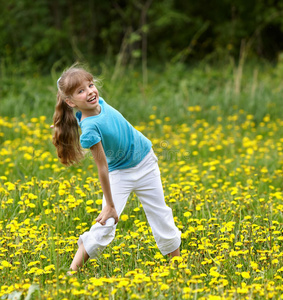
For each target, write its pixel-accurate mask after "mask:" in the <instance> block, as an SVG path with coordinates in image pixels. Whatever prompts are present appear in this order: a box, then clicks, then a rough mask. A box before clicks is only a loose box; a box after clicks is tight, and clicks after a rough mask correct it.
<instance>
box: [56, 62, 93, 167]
mask: <svg viewBox="0 0 283 300" xmlns="http://www.w3.org/2000/svg"><path fill="white" fill-rule="evenodd" d="M83 80H88V81H93V80H94V79H93V76H92V75H91V74H90V73H89V72H87V71H86V70H84V69H82V68H78V67H71V68H69V69H68V70H66V71H65V72H63V74H62V76H61V77H60V79H59V80H58V81H57V86H58V93H57V103H56V107H55V112H54V115H53V124H54V134H53V140H52V142H53V144H54V146H55V147H56V149H57V155H58V157H59V159H60V161H61V163H62V164H64V165H66V166H69V165H72V164H75V163H78V162H79V161H80V160H81V159H82V158H83V157H84V152H83V149H82V148H81V145H80V134H79V126H78V122H77V119H76V117H75V115H74V111H73V108H72V107H70V106H69V105H68V104H67V103H66V101H65V100H66V99H67V98H68V97H69V98H71V97H72V94H73V92H74V91H75V89H76V88H77V87H78V86H79V85H80V84H81V82H82V81H83Z"/></svg>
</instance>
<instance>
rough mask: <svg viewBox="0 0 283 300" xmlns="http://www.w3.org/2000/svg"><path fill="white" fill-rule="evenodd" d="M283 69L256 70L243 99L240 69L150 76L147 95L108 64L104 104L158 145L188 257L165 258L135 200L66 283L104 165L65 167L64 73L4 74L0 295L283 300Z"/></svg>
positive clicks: (244, 79) (134, 75)
mask: <svg viewBox="0 0 283 300" xmlns="http://www.w3.org/2000/svg"><path fill="white" fill-rule="evenodd" d="M281 69H282V67H281V66H280V64H279V65H278V66H276V67H274V66H270V65H247V66H244V69H243V73H242V75H241V88H240V90H237V84H235V82H238V83H239V81H237V80H239V78H238V77H239V76H240V75H239V71H236V69H235V67H234V66H233V65H232V64H231V65H227V66H225V67H219V66H218V67H216V66H214V67H212V66H205V65H199V66H195V67H191V68H188V67H185V66H182V65H175V66H169V65H168V66H165V67H164V68H163V69H160V70H159V71H158V70H157V69H155V70H149V84H148V85H147V86H145V87H144V86H143V85H142V83H141V82H142V80H141V74H139V73H138V72H134V71H125V72H124V73H123V76H121V78H120V79H119V80H117V81H111V79H107V78H111V71H110V70H108V69H107V68H105V67H103V68H101V70H102V71H101V77H104V78H105V79H104V86H103V87H102V95H103V96H104V98H105V100H106V101H108V102H109V103H111V104H112V105H113V106H114V107H116V108H117V109H118V110H120V111H121V112H122V113H123V114H124V115H125V116H126V118H127V119H129V120H130V121H131V122H132V123H133V124H134V125H135V126H136V127H137V128H138V129H139V130H141V131H142V132H143V133H144V134H145V135H146V136H147V137H148V138H150V139H151V140H152V142H153V147H154V150H155V152H156V154H157V156H158V158H159V166H160V169H161V174H162V182H163V186H164V192H165V199H166V203H167V204H168V205H169V206H170V207H171V208H172V210H173V214H174V216H175V221H176V225H177V226H178V227H179V228H180V229H181V230H182V247H181V250H182V258H180V259H179V260H176V261H173V262H169V260H168V259H167V258H166V257H165V258H164V257H162V255H161V254H160V252H159V250H158V249H157V247H156V244H155V242H154V239H153V236H152V234H151V229H150V227H149V226H148V224H147V221H146V218H145V215H144V212H143V210H142V208H141V207H140V205H139V202H138V199H137V197H136V196H135V195H134V194H133V195H131V197H130V199H129V201H128V205H127V206H126V208H125V211H124V212H123V215H122V217H121V218H120V221H119V223H118V227H117V234H116V237H115V240H114V241H113V242H112V244H111V245H110V246H108V247H107V248H106V249H105V251H104V252H103V254H102V255H101V256H100V257H99V258H98V259H97V260H92V261H89V262H88V263H87V264H86V265H85V266H84V267H83V268H82V270H81V272H79V273H78V274H77V275H75V276H73V277H66V275H65V274H66V271H67V270H68V268H69V265H70V263H71V260H72V257H73V255H74V253H75V251H76V248H77V245H76V242H77V238H78V236H79V235H80V234H82V233H83V232H84V231H85V230H88V229H89V227H90V226H91V225H92V224H93V220H94V219H95V216H96V215H97V213H98V211H99V210H100V203H101V198H102V190H101V187H100V184H99V182H98V178H97V172H96V167H95V165H94V162H93V160H92V159H91V157H90V155H89V154H87V155H86V158H85V160H84V161H83V162H82V163H81V164H80V165H78V166H74V167H70V168H65V167H63V166H62V165H60V164H59V162H58V160H57V158H56V155H55V150H54V147H53V145H52V143H51V134H52V132H51V130H50V128H49V126H50V124H51V122H52V114H53V107H54V101H55V100H54V99H55V93H56V88H55V87H54V85H55V82H56V78H55V77H56V76H57V74H55V75H53V77H52V78H51V76H50V77H49V78H42V77H37V78H31V79H28V78H16V76H15V77H13V76H11V80H10V81H9V80H7V78H8V77H7V78H6V79H5V78H3V87H4V89H3V90H2V103H3V109H2V106H1V114H2V117H0V126H1V131H0V142H1V149H0V156H1V159H0V205H1V210H0V257H1V261H0V271H1V275H0V286H1V289H0V297H3V299H6V298H7V297H8V295H11V294H12V293H15V292H18V293H22V294H21V297H22V298H24V297H26V295H27V294H28V292H30V293H31V292H32V289H34V291H33V296H32V297H33V298H34V299H64V298H65V299H221V297H222V296H223V297H225V299H243V298H252V299H267V298H269V299H278V298H279V297H280V296H281V295H282V281H283V277H282V272H283V263H282V255H283V248H282V247H283V245H282V241H283V239H282V223H283V205H282V199H283V195H282V179H283V178H282V177H283V172H282V166H283V151H282V149H283V148H282V144H283V139H282V136H283V129H282V128H283V126H282V125H283V121H282V118H281V115H282V108H281V105H279V104H280V101H281V98H280V96H281V93H282V90H281V89H282V88H281V86H280V72H281ZM256 70H257V71H256ZM236 72H238V73H236ZM235 74H238V75H235ZM237 76H238V77H237ZM237 78H238V79H237ZM4 80H6V81H5V82H4ZM8 86H9V87H8ZM23 114H25V116H23ZM14 295H15V294H14ZM219 297H220V298H219Z"/></svg>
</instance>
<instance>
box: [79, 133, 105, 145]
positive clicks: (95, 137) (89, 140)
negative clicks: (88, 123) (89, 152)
mask: <svg viewBox="0 0 283 300" xmlns="http://www.w3.org/2000/svg"><path fill="white" fill-rule="evenodd" d="M80 141H81V145H82V147H83V148H85V149H89V148H90V147H92V146H93V145H95V144H97V143H99V142H100V141H101V137H100V135H99V133H98V132H96V131H95V130H91V131H87V132H85V133H83V134H82V135H81V137H80Z"/></svg>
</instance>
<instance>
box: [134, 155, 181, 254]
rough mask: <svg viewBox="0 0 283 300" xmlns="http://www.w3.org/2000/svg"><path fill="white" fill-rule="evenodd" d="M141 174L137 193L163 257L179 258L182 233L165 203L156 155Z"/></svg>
mask: <svg viewBox="0 0 283 300" xmlns="http://www.w3.org/2000/svg"><path fill="white" fill-rule="evenodd" d="M139 172H140V176H139V180H138V183H137V185H136V188H135V193H136V194H137V196H138V198H139V200H140V201H141V203H142V205H143V208H144V211H145V214H146V217H147V220H148V222H149V225H150V226H151V229H152V233H153V235H154V238H155V241H156V243H157V246H158V248H159V250H160V251H161V253H162V254H163V255H167V254H168V255H169V256H171V257H173V256H177V255H178V256H179V255H180V250H179V246H180V244H181V232H180V231H179V229H178V228H177V227H176V225H175V222H174V218H173V214H172V210H171V208H169V207H168V206H167V205H166V203H165V200H164V194H163V187H162V183H161V178H160V172H159V168H158V164H157V159H156V157H155V156H154V154H153V156H152V158H151V159H149V160H148V161H147V162H146V163H145V164H144V165H143V166H142V167H141V168H140V170H139Z"/></svg>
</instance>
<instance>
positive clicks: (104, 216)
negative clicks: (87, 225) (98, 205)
mask: <svg viewBox="0 0 283 300" xmlns="http://www.w3.org/2000/svg"><path fill="white" fill-rule="evenodd" d="M109 218H113V219H114V220H115V224H117V222H118V220H119V218H118V214H117V212H116V209H115V207H114V206H109V205H106V206H104V208H103V209H102V211H101V213H100V214H99V215H98V217H97V218H96V219H95V221H96V222H98V223H100V224H101V225H105V223H106V221H107V220H108V219H109Z"/></svg>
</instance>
